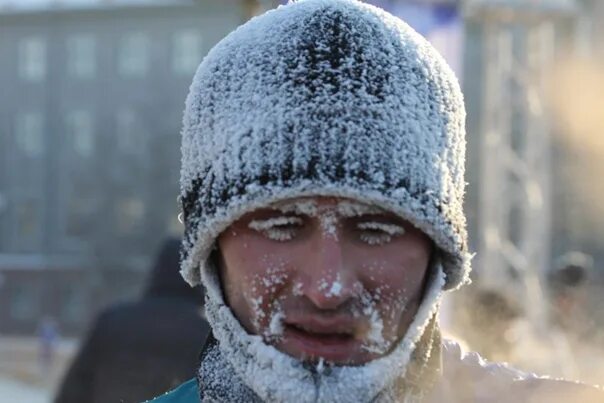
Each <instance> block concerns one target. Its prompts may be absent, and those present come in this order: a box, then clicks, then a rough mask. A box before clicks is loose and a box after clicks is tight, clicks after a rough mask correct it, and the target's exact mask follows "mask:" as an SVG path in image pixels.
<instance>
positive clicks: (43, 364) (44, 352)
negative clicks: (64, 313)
mask: <svg viewBox="0 0 604 403" xmlns="http://www.w3.org/2000/svg"><path fill="white" fill-rule="evenodd" d="M59 338H60V335H59V327H58V325H57V322H56V321H55V320H54V318H52V317H50V316H45V317H44V318H42V320H41V321H40V325H39V326H38V363H39V370H40V377H41V378H43V379H44V378H46V377H47V376H48V375H49V374H50V371H51V370H52V366H53V363H54V358H55V349H56V347H57V343H58V342H59Z"/></svg>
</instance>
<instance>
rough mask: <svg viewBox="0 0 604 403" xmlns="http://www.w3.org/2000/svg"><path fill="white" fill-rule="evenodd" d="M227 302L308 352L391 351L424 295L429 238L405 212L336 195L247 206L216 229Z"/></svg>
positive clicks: (283, 345)
mask: <svg viewBox="0 0 604 403" xmlns="http://www.w3.org/2000/svg"><path fill="white" fill-rule="evenodd" d="M218 246H219V250H220V259H219V260H220V265H219V266H220V274H221V279H222V284H223V287H224V292H225V296H226V299H227V303H228V304H229V306H230V307H231V309H232V310H233V313H234V315H235V316H236V317H237V319H238V320H239V321H240V322H241V324H242V325H243V327H244V328H245V329H246V330H247V331H248V332H249V333H251V334H258V335H261V336H262V337H263V338H264V340H265V341H266V342H267V343H269V344H272V345H274V346H275V347H276V348H277V349H278V350H280V351H282V352H284V353H286V354H289V355H290V356H293V357H295V358H297V359H300V360H303V361H309V362H315V363H316V362H321V361H322V360H325V361H327V362H328V363H333V364H340V365H343V364H347V365H360V364H363V363H365V362H368V361H371V360H373V359H375V358H377V357H380V356H382V355H384V354H386V353H388V352H389V351H390V350H391V349H392V347H393V346H394V343H395V342H396V341H397V340H399V339H400V338H401V337H402V336H403V335H404V334H405V332H406V331H407V328H408V326H409V324H410V323H411V321H412V319H413V317H414V316H415V313H416V311H417V308H418V306H419V303H420V302H421V298H422V291H423V285H424V282H425V277H426V272H427V268H428V264H429V259H430V254H431V249H432V243H431V241H430V239H429V238H428V237H427V236H426V235H425V234H424V233H423V232H421V231H420V230H418V229H417V228H415V227H414V226H413V225H411V224H410V223H409V222H406V221H404V220H402V219H401V218H399V217H397V216H395V215H393V214H391V213H388V212H386V211H384V210H381V209H378V208H375V207H371V206H367V205H364V204H360V203H358V202H355V201H352V200H348V199H341V198H327V197H314V198H299V199H293V200H290V201H286V202H281V203H278V204H275V205H272V206H270V208H266V209H260V210H256V211H254V212H252V213H249V214H247V215H245V216H243V217H242V218H241V219H239V220H238V221H236V222H235V223H233V224H232V225H231V226H230V227H229V228H227V229H226V230H225V231H224V232H223V233H222V234H221V235H220V237H219V239H218Z"/></svg>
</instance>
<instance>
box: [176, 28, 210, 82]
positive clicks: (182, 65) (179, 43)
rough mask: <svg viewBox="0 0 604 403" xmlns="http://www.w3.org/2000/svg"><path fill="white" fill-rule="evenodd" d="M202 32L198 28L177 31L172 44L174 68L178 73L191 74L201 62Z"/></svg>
mask: <svg viewBox="0 0 604 403" xmlns="http://www.w3.org/2000/svg"><path fill="white" fill-rule="evenodd" d="M202 46H203V42H202V37H201V33H200V32H199V31H198V30H196V29H186V30H182V31H179V32H176V33H175V34H174V37H173V44H172V69H173V70H174V72H175V73H176V74H182V75H186V76H189V75H191V74H193V73H194V72H195V70H196V69H197V66H198V65H199V63H200V62H201V56H202V54H201V52H202Z"/></svg>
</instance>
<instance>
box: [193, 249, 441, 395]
mask: <svg viewBox="0 0 604 403" xmlns="http://www.w3.org/2000/svg"><path fill="white" fill-rule="evenodd" d="M429 273H430V276H431V277H430V281H429V284H428V287H427V289H426V292H425V295H424V298H423V300H422V302H421V304H420V306H419V309H418V311H417V313H416V315H415V318H414V319H413V322H412V323H411V325H410V326H409V328H408V330H407V332H406V334H405V336H404V337H403V338H402V339H400V340H399V341H398V342H396V344H395V345H394V347H393V348H392V350H391V351H390V353H388V354H386V355H385V356H383V357H380V358H377V359H375V360H373V361H370V362H368V363H366V364H363V365H359V366H341V365H334V366H326V365H324V363H323V362H322V361H319V362H318V363H317V364H315V365H308V364H305V363H303V362H302V361H300V360H298V359H296V358H293V357H291V356H289V355H287V354H284V353H282V352H280V351H278V350H277V349H276V348H274V347H273V346H271V345H269V344H267V343H266V342H265V341H264V340H265V339H266V340H270V339H271V338H274V337H279V334H280V332H281V330H282V325H281V318H282V311H281V310H280V309H279V304H278V301H277V302H276V303H275V304H273V306H272V308H273V309H271V311H270V315H271V317H270V320H269V323H270V325H269V326H268V328H267V329H266V331H265V333H266V334H264V335H263V336H264V338H263V336H260V335H251V334H249V333H247V332H246V331H245V330H244V329H243V327H242V326H241V324H240V323H239V321H238V320H237V319H236V318H235V316H234V315H233V313H232V311H231V309H230V308H229V307H228V306H227V305H226V304H225V302H224V299H223V296H222V292H221V288H220V283H219V279H218V276H217V274H216V270H214V269H213V268H212V269H211V270H207V271H206V280H207V281H206V285H207V294H206V304H205V309H206V317H207V319H208V322H209V323H210V325H211V327H212V330H213V335H214V337H215V338H216V340H217V341H218V347H216V348H214V349H212V350H211V351H206V352H205V353H204V358H203V360H202V363H201V367H200V369H199V377H200V384H201V387H202V396H204V401H216V400H218V401H222V400H224V401H228V400H237V401H267V402H292V401H297V402H308V403H310V402H353V401H354V402H374V401H377V402H395V401H396V402H401V401H405V402H415V401H420V400H421V398H422V395H423V393H425V392H426V390H425V389H426V382H425V380H424V379H422V377H428V378H430V377H434V376H435V372H437V371H438V363H436V364H435V365H433V366H432V368H428V367H429V365H428V362H431V363H433V362H434V361H435V357H436V356H437V355H438V353H439V351H440V334H439V332H438V329H437V326H436V321H435V316H436V313H437V311H438V307H439V304H440V299H441V297H442V288H443V285H444V283H445V276H444V273H443V271H442V267H441V264H440V261H439V259H434V261H433V262H432V266H431V267H430V270H429ZM274 278H278V277H274ZM332 287H333V285H332ZM336 288H337V287H336ZM294 291H295V288H294ZM362 306H363V307H365V309H366V310H365V311H364V312H362V314H364V315H367V316H368V317H369V318H370V319H371V323H372V328H371V329H370V333H369V335H368V337H367V343H366V344H365V346H364V347H365V348H367V349H384V348H386V345H387V344H386V343H385V341H384V339H383V336H382V329H380V322H381V318H379V315H377V312H376V310H375V309H372V308H371V306H372V305H371V303H370V301H368V302H365V303H363V304H362ZM375 315H377V317H376V316H375ZM388 345H389V344H388ZM436 361H438V360H436ZM424 372H426V373H424ZM204 389H206V392H204ZM242 399H243V400H242Z"/></svg>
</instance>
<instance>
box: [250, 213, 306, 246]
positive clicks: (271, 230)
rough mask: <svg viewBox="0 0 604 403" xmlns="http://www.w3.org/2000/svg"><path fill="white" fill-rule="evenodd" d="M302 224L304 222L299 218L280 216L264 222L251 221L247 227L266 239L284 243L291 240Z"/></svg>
mask: <svg viewBox="0 0 604 403" xmlns="http://www.w3.org/2000/svg"><path fill="white" fill-rule="evenodd" d="M303 224H304V220H302V219H301V218H300V217H292V216H282V217H272V218H268V219H266V220H253V221H250V223H249V224H248V227H249V228H251V229H253V230H255V231H258V232H260V233H261V234H262V235H264V236H265V237H267V238H268V239H271V240H273V241H280V242H285V241H290V240H292V239H293V238H294V237H295V236H296V234H297V233H298V231H299V230H300V228H301V227H302V225H303Z"/></svg>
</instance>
